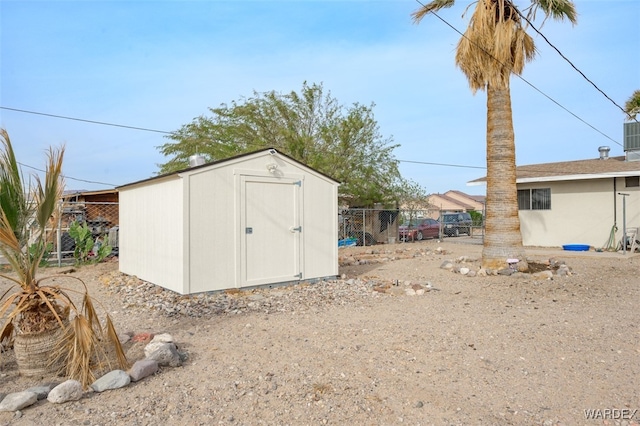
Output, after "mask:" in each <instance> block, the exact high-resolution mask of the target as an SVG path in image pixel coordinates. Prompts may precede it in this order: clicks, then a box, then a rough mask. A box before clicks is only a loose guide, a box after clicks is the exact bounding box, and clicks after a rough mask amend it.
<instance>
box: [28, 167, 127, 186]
mask: <svg viewBox="0 0 640 426" xmlns="http://www.w3.org/2000/svg"><path fill="white" fill-rule="evenodd" d="M17 163H18V164H20V165H21V166H22V167H27V168H29V169H32V170H36V171H38V172H42V173H46V170H42V169H39V168H37V167H33V166H29V165H27V164H24V163H21V162H19V161H18V162H17ZM61 177H63V178H64V179H68V180H75V181H78V182H84V183H95V184H98V185H105V186H114V187H115V186H117V185H114V184H112V183H105V182H97V181H93V180H86V179H78V178H73V177H70V176H65V175H61Z"/></svg>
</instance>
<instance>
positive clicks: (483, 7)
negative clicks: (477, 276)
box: [412, 0, 576, 271]
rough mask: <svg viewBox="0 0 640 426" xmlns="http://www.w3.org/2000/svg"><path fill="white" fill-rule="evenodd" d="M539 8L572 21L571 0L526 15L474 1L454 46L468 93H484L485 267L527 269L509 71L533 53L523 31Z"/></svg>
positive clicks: (539, 3) (504, 0) (551, 0)
mask: <svg viewBox="0 0 640 426" xmlns="http://www.w3.org/2000/svg"><path fill="white" fill-rule="evenodd" d="M454 3H455V0H434V1H432V2H430V3H428V4H426V5H424V6H422V7H421V8H419V9H418V10H416V11H415V12H413V14H412V16H413V19H414V22H416V23H418V22H420V21H421V20H422V19H423V18H424V17H425V16H426V15H427V14H428V13H429V12H436V11H438V10H440V9H442V8H446V7H451V6H453V4H454ZM539 10H540V11H542V12H543V13H544V15H545V19H546V18H548V17H551V18H554V19H559V20H561V19H564V18H567V19H568V20H569V21H571V22H572V23H573V24H575V23H576V10H575V6H574V4H573V2H572V1H570V0H531V5H530V6H529V7H528V8H527V14H526V17H525V15H523V14H522V13H521V12H520V10H519V9H518V8H517V7H516V6H515V5H514V4H513V2H511V1H509V0H478V1H477V4H476V8H475V11H474V12H473V15H472V16H471V19H470V22H469V26H468V27H467V30H466V31H465V33H464V36H463V37H462V39H460V42H459V43H458V47H457V50H456V65H457V66H458V67H459V68H460V69H461V70H462V72H463V73H464V74H465V75H466V77H467V80H468V81H469V85H470V87H471V90H472V92H473V93H476V92H477V91H478V90H486V91H487V201H486V222H485V223H486V227H485V238H484V246H483V249H482V266H483V267H485V268H491V269H502V268H505V267H507V259H508V258H516V259H520V262H519V263H518V269H519V270H521V271H526V270H528V264H527V262H526V257H525V251H524V247H523V245H522V234H521V232H520V219H519V217H518V199H517V188H516V158H515V136H514V131H513V117H512V110H511V91H510V88H509V81H510V78H511V74H520V73H522V70H523V69H524V64H525V63H526V62H528V61H531V60H532V59H533V57H534V56H535V46H534V42H533V39H532V38H531V36H529V35H528V34H527V33H526V29H527V25H528V23H529V22H531V20H533V19H535V15H536V12H537V11H539ZM523 21H526V23H523Z"/></svg>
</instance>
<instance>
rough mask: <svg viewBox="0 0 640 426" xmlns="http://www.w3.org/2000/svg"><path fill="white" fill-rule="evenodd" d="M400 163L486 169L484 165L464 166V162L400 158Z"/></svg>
mask: <svg viewBox="0 0 640 426" xmlns="http://www.w3.org/2000/svg"><path fill="white" fill-rule="evenodd" d="M398 162H400V163H413V164H425V165H428V166H444V167H460V168H463V169H486V167H483V166H464V165H462V164H445V163H429V162H427V161H413V160H398Z"/></svg>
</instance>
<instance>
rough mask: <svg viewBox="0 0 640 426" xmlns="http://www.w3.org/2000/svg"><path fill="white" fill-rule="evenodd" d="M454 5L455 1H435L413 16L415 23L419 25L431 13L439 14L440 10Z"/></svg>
mask: <svg viewBox="0 0 640 426" xmlns="http://www.w3.org/2000/svg"><path fill="white" fill-rule="evenodd" d="M454 3H455V0H433V1H432V2H430V3H427V4H425V5H424V6H422V7H421V8H419V9H418V10H416V11H415V12H413V13H412V14H411V16H412V17H413V22H414V23H416V24H417V23H419V22H420V21H422V18H424V17H425V16H426V15H428V14H429V12H437V11H439V10H440V9H444V8H447V7H451V6H453V4H454Z"/></svg>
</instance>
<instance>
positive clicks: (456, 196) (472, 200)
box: [427, 190, 485, 213]
mask: <svg viewBox="0 0 640 426" xmlns="http://www.w3.org/2000/svg"><path fill="white" fill-rule="evenodd" d="M484 200H485V196H484V195H468V194H465V193H464V192H461V191H455V190H450V191H447V192H445V193H444V194H431V195H429V196H428V197H427V202H428V203H429V205H430V206H434V207H436V208H438V209H439V210H441V211H444V212H448V213H456V212H468V211H477V212H482V211H484Z"/></svg>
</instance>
